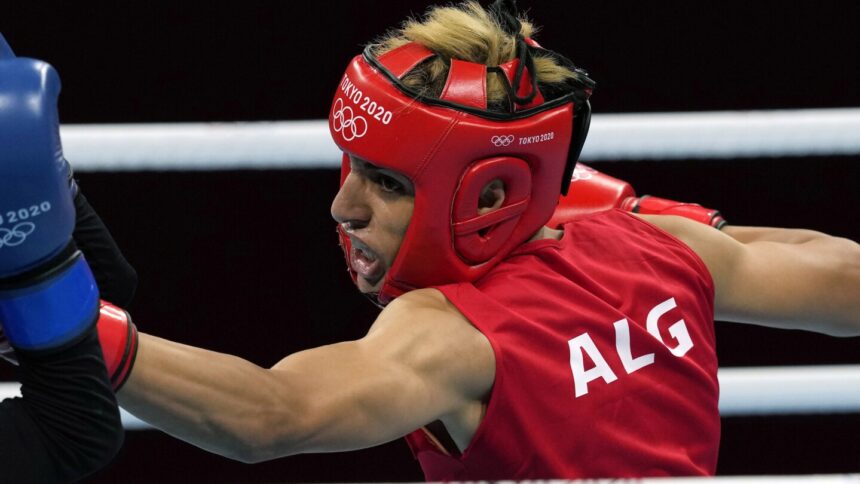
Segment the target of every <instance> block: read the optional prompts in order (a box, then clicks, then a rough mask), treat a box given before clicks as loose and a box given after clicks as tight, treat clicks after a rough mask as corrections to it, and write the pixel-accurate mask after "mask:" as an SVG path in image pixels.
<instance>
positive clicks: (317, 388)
mask: <svg viewBox="0 0 860 484" xmlns="http://www.w3.org/2000/svg"><path fill="white" fill-rule="evenodd" d="M494 365H495V362H494V357H493V352H492V349H491V347H490V344H489V342H488V341H487V340H486V339H485V338H484V336H483V335H481V334H480V333H479V332H478V331H477V330H476V329H475V328H474V327H473V326H471V324H469V323H468V321H466V320H465V318H463V316H462V315H460V313H459V312H452V311H451V310H450V309H449V308H448V303H447V300H445V298H444V296H442V295H441V293H439V292H437V291H435V290H432V289H427V290H422V291H415V292H413V293H410V294H407V295H404V296H402V297H400V298H398V299H397V300H395V301H394V302H393V303H391V304H390V305H389V306H387V307H386V309H385V310H384V311H383V312H382V314H381V315H380V317H379V318H378V319H377V321H376V323H374V325H373V327H372V328H371V330H370V332H369V333H368V335H367V336H365V337H364V338H362V339H361V340H358V341H352V342H346V343H338V344H334V345H330V346H324V347H320V348H316V349H312V350H308V351H302V352H299V353H296V354H293V355H291V356H289V357H287V358H285V359H284V360H282V361H281V362H280V363H278V364H277V365H275V366H274V367H273V368H271V369H264V368H261V367H258V366H256V365H254V364H252V363H250V362H248V361H245V360H242V359H240V358H237V357H233V356H229V355H225V354H220V353H215V352H211V351H207V350H203V349H200V348H194V347H190V346H185V345H182V344H178V343H173V342H170V341H167V340H163V339H159V338H156V337H153V336H148V335H141V337H140V346H139V351H138V357H137V361H136V362H135V366H134V370H133V371H132V374H131V377H130V378H129V380H128V382H127V383H126V385H125V387H123V389H122V390H121V391H120V392H119V399H120V404H121V405H122V406H123V407H124V408H125V409H127V410H129V411H130V412H132V413H133V414H135V415H137V416H138V417H140V418H142V419H143V420H145V421H147V422H149V423H151V424H153V425H155V426H156V427H159V428H161V429H163V430H165V431H166V432H168V433H170V434H171V435H173V436H175V437H178V438H180V439H182V440H185V441H188V442H190V443H192V444H194V445H197V446H199V447H201V448H204V449H206V450H209V451H212V452H215V453H218V454H221V455H224V456H226V457H230V458H233V459H237V460H241V461H244V462H258V461H262V460H268V459H273V458H277V457H281V456H285V455H290V454H296V453H303V452H330V451H342V450H351V449H359V448H364V447H369V446H373V445H377V444H381V443H383V442H387V441H390V440H393V439H396V438H399V437H401V436H403V435H405V434H407V433H409V432H411V431H413V430H415V429H416V428H419V427H421V426H422V425H425V424H427V423H430V422H432V421H434V420H437V419H440V418H441V419H444V418H445V416H448V415H450V414H452V413H457V412H458V411H460V410H462V409H463V408H464V407H466V406H467V405H469V404H470V403H473V402H474V401H480V400H481V399H482V398H483V397H484V396H485V395H486V394H487V393H488V392H489V390H490V387H491V386H492V382H493V378H494V372H495V366H494ZM455 439H456V436H455Z"/></svg>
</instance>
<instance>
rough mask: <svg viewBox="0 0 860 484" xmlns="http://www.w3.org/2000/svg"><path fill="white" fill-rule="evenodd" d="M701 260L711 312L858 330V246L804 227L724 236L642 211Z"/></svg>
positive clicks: (792, 325)
mask: <svg viewBox="0 0 860 484" xmlns="http://www.w3.org/2000/svg"><path fill="white" fill-rule="evenodd" d="M642 218H644V219H646V220H648V221H649V222H651V223H654V224H655V225H657V226H659V227H660V228H662V229H664V230H666V231H668V232H669V233H672V234H674V235H675V236H676V237H678V238H680V239H681V240H682V241H684V242H685V243H686V244H687V245H689V246H690V247H691V248H692V249H693V250H694V251H695V252H696V253H697V254H699V256H700V257H701V258H702V260H703V261H704V262H705V264H706V265H707V266H708V269H709V270H710V272H711V275H712V276H713V279H714V284H715V287H716V298H715V306H716V307H715V312H716V315H715V316H716V318H717V319H721V320H725V321H737V322H746V323H753V324H760V325H764V326H772V327H778V328H786V329H805V330H809V331H816V332H820V333H826V334H830V335H832V336H858V335H860V245H858V244H857V243H856V242H853V241H851V240H848V239H844V238H839V237H832V236H828V235H825V234H821V233H819V232H813V231H805V230H782V229H765V228H748V229H743V228H741V227H736V229H738V231H737V232H735V233H732V234H730V235H731V236H729V235H727V234H726V233H724V232H720V231H717V230H708V227H705V226H703V225H701V224H697V223H694V222H691V221H689V220H686V219H682V218H680V217H665V216H653V215H652V216H642Z"/></svg>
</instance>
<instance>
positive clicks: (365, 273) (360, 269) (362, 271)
mask: <svg viewBox="0 0 860 484" xmlns="http://www.w3.org/2000/svg"><path fill="white" fill-rule="evenodd" d="M349 263H350V266H351V267H352V270H353V271H355V273H356V274H357V275H358V276H359V277H361V278H362V279H364V280H365V281H367V282H368V283H370V284H371V285H374V284H376V283H377V282H379V280H380V279H382V276H383V275H384V274H385V267H383V264H382V261H381V260H380V259H379V256H378V255H377V254H376V253H375V252H373V251H372V250H370V248H369V247H367V246H366V245H364V244H363V243H361V242H359V241H358V240H356V239H353V240H352V251H351V252H350V254H349Z"/></svg>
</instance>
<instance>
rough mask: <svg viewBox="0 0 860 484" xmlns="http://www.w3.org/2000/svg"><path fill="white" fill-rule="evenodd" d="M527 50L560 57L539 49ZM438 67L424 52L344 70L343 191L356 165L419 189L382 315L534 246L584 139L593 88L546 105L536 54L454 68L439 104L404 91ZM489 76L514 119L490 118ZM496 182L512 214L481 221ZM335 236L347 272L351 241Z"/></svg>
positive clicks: (368, 57)
mask: <svg viewBox="0 0 860 484" xmlns="http://www.w3.org/2000/svg"><path fill="white" fill-rule="evenodd" d="M526 44H528V45H526ZM521 46H522V47H521V48H522V49H526V48H528V49H529V50H532V49H535V50H540V51H541V52H544V53H547V55H553V56H556V54H554V53H552V52H550V51H544V50H542V49H540V48H539V47H538V46H537V44H536V43H534V42H533V41H531V39H524V42H522V43H521ZM518 50H519V49H518ZM435 55H436V54H434V53H433V52H431V51H430V50H428V49H427V48H425V47H424V46H422V45H420V44H416V43H409V44H406V45H403V46H401V47H398V48H396V49H393V50H391V51H389V52H387V53H385V54H383V55H381V56H379V57H378V58H377V57H375V56H374V55H373V53H372V52H371V50H370V49H369V48H368V49H365V51H364V53H363V55H360V56H356V57H355V58H354V59H353V60H352V62H351V63H350V64H349V66H348V67H347V70H346V73H345V74H344V76H343V79H342V80H341V82H340V85H339V86H338V89H337V92H336V93H335V97H334V101H333V102H332V108H331V112H330V113H329V128H330V129H331V134H332V137H333V138H334V141H335V143H337V145H338V146H339V147H340V149H341V150H342V151H343V152H344V155H343V164H342V172H341V184H342V183H343V180H345V179H346V176H347V175H348V174H349V169H350V168H349V156H350V155H352V156H356V157H358V158H361V159H364V160H367V161H369V162H370V163H373V164H374V165H377V166H380V167H384V168H387V169H391V170H395V171H398V172H400V173H402V174H404V175H405V176H407V177H408V178H409V179H410V180H411V181H412V183H413V184H414V187H415V205H414V209H413V213H412V218H411V220H410V223H409V227H408V229H407V231H406V234H405V236H404V239H403V242H402V244H401V246H400V250H399V252H398V254H397V257H396V258H395V260H394V263H393V264H392V266H391V267H390V268H389V270H388V272H387V274H386V276H385V281H384V283H383V286H382V288H381V290H380V292H379V294H378V299H379V302H380V303H381V304H387V303H388V302H390V301H391V300H392V299H393V298H395V297H397V296H399V295H401V294H403V293H404V292H407V291H410V290H413V289H417V288H422V287H428V286H434V285H441V284H447V283H451V282H459V281H472V280H475V279H477V278H479V277H481V276H482V275H484V274H486V273H487V271H489V270H490V269H491V268H492V267H493V266H494V265H496V264H497V263H498V262H500V261H501V260H502V259H503V258H504V257H505V256H506V255H507V254H509V253H510V252H511V251H512V250H513V249H514V248H516V247H517V246H518V245H520V244H522V243H523V242H525V241H526V240H528V239H529V238H530V237H531V236H532V235H534V234H535V232H536V231H537V230H539V229H540V228H541V226H542V225H543V224H544V223H545V222H546V221H547V220H549V218H550V216H551V215H552V213H553V210H554V209H555V207H556V204H557V203H558V198H559V187H560V186H562V184H563V183H562V180H563V179H564V178H567V179H569V178H570V175H569V174H567V175H565V172H566V171H570V170H572V168H573V165H574V164H575V163H576V160H577V158H578V157H579V150H580V149H581V148H582V143H583V141H584V139H585V136H586V134H587V131H588V118H589V116H590V108H589V105H588V97H589V95H590V94H591V88H592V87H593V82H592V81H591V80H590V79H588V78H587V77H585V76H584V73H583V72H581V71H580V73H581V74H582V75H583V76H582V82H581V85H580V86H579V87H578V88H575V89H574V88H572V89H571V92H569V93H566V94H564V95H561V96H558V97H555V98H554V99H550V100H545V99H544V97H543V95H542V94H541V93H540V92H539V91H537V90H536V83H534V82H533V79H532V77H531V76H533V73H532V72H531V66H532V65H533V63H532V62H531V60H530V59H529V55H530V54H528V53H522V52H518V57H517V58H515V59H514V60H512V61H510V62H508V63H506V64H503V65H501V66H499V67H487V66H485V65H483V64H476V63H472V62H465V61H461V60H457V59H451V60H450V68H449V73H448V78H447V82H446V84H445V87H444V88H443V90H442V94H441V95H440V96H439V98H430V97H427V96H424V95H422V93H420V92H416V91H414V90H413V89H411V88H410V87H408V86H406V85H404V84H403V83H402V82H401V79H402V78H403V76H405V75H406V74H408V73H409V72H410V71H412V70H413V69H414V68H416V67H417V66H419V65H420V64H422V63H423V62H426V61H428V60H429V59H431V58H432V57H434V56H435ZM557 57H558V58H560V59H563V58H562V57H561V56H557ZM524 62H528V64H527V65H523V63H524ZM567 62H569V61H567ZM571 66H572V64H571ZM488 71H489V72H491V73H495V74H496V75H500V76H502V77H503V78H504V79H505V80H506V82H507V85H508V86H509V89H508V92H509V97H510V99H511V104H512V109H511V112H506V113H505V112H496V111H489V110H488V109H487V93H486V79H487V72H488ZM514 81H516V82H514ZM497 179H498V180H501V181H502V182H503V183H504V187H505V199H504V202H503V204H502V206H501V207H500V208H498V209H496V210H493V211H491V212H489V213H486V214H482V215H480V214H479V213H478V199H479V196H480V194H481V190H482V189H483V188H484V186H486V185H487V184H488V183H490V182H491V181H493V180H497ZM563 191H565V192H566V186H565V187H563ZM339 233H340V238H341V245H342V247H343V248H344V251H345V252H346V256H347V263H348V261H349V259H350V250H351V247H350V243H349V239H348V237H347V236H346V234H345V233H344V231H343V230H342V229H341V230H340V231H339ZM350 272H351V273H352V276H353V279H355V277H356V274H355V273H354V271H352V269H350Z"/></svg>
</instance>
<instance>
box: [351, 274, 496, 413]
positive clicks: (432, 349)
mask: <svg viewBox="0 0 860 484" xmlns="http://www.w3.org/2000/svg"><path fill="white" fill-rule="evenodd" d="M368 338H374V339H376V338H382V339H385V340H387V341H388V343H387V347H388V349H389V350H391V351H395V352H397V353H398V354H401V355H408V359H409V360H410V361H411V362H412V363H413V364H414V365H413V366H415V367H420V368H422V369H424V370H426V371H427V372H428V373H429V374H430V375H431V376H432V377H434V378H443V379H444V378H445V375H448V376H449V377H450V378H451V379H452V380H456V382H455V381H452V382H451V383H452V384H453V385H455V386H458V387H460V388H461V389H463V390H465V392H466V393H468V394H474V395H475V396H477V395H483V392H484V391H485V390H486V389H488V388H489V387H490V386H492V382H493V378H494V375H495V356H494V354H493V349H492V346H491V345H490V342H489V340H487V338H486V337H485V336H484V335H483V334H482V333H481V332H480V331H478V329H477V328H475V326H473V325H472V324H471V323H470V322H469V320H468V319H467V318H466V317H465V316H464V315H463V313H461V312H460V311H459V310H458V309H457V308H456V307H454V305H453V304H452V303H451V302H450V301H449V300H448V299H447V298H446V297H445V296H444V295H443V294H442V293H441V292H440V291H439V290H437V289H432V288H425V289H418V290H415V291H411V292H408V293H406V294H404V295H402V296H400V297H398V298H397V299H395V300H394V301H392V302H391V304H389V305H388V306H386V307H385V309H384V310H383V311H382V313H381V314H380V315H379V317H378V318H377V320H376V322H375V323H374V324H373V327H372V328H371V330H370V332H369V333H368Z"/></svg>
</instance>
